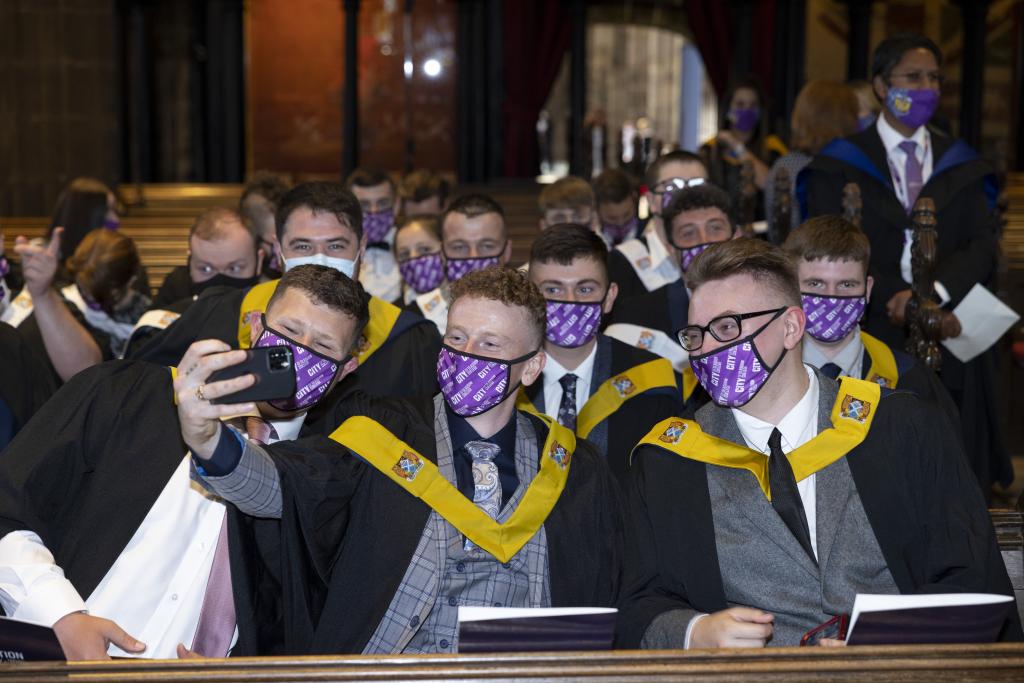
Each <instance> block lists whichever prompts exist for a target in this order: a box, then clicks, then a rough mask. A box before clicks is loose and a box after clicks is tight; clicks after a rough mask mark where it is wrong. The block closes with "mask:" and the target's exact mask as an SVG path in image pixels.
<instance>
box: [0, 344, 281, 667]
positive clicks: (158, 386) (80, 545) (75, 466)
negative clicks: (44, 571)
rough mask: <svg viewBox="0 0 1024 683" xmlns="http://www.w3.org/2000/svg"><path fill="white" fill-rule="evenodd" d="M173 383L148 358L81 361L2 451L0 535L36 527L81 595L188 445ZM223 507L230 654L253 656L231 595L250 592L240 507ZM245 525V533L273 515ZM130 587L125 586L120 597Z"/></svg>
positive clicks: (247, 606)
mask: <svg viewBox="0 0 1024 683" xmlns="http://www.w3.org/2000/svg"><path fill="white" fill-rule="evenodd" d="M171 382H172V379H171V373H170V371H169V370H168V369H167V368H163V367H160V366H156V365H150V364H148V363H138V362H131V361H113V362H110V363H103V364H101V365H97V366H93V367H91V368H88V369H87V370H84V371H82V372H80V373H78V374H77V375H76V376H75V377H73V378H72V379H71V380H69V381H68V382H67V383H66V384H65V385H64V386H63V387H61V389H60V390H59V391H58V392H57V393H56V394H55V395H54V396H53V398H52V399H51V400H50V401H49V402H47V403H46V405H44V406H43V407H42V408H41V409H40V410H39V411H38V412H37V413H36V415H35V417H33V418H32V420H30V421H29V423H28V424H27V425H26V426H25V427H24V428H23V429H22V430H21V431H20V432H19V433H18V436H17V437H15V439H14V441H12V442H11V444H10V446H8V447H7V449H6V450H4V452H3V454H2V456H0V538H2V537H3V536H6V535H7V534H8V533H10V532H12V531H18V530H22V529H27V530H32V531H34V532H36V533H37V534H38V535H39V537H40V538H41V539H42V541H43V543H44V544H45V545H46V547H47V548H49V549H50V551H51V552H52V553H53V556H54V559H55V560H56V563H57V565H58V566H60V567H61V568H62V569H63V570H64V574H65V576H66V577H67V578H68V580H70V581H71V583H72V584H73V585H74V586H75V588H76V589H77V590H78V593H79V594H80V595H81V596H82V597H83V598H88V597H89V595H90V594H91V593H92V592H93V591H94V590H95V588H96V587H97V586H98V585H99V583H100V581H101V580H102V579H103V577H104V576H105V575H106V573H107V571H109V569H110V567H111V566H112V565H113V564H114V562H115V560H117V558H118V556H119V555H120V554H121V552H122V551H123V550H124V548H125V546H126V545H128V542H129V541H130V540H131V539H132V536H133V535H134V534H135V532H136V530H137V529H138V528H139V526H140V525H141V524H142V521H143V520H144V519H145V518H146V515H147V514H148V513H149V511H150V508H152V507H153V504H154V503H155V502H156V500H157V498H159V496H160V494H161V492H162V491H163V489H164V487H165V486H166V485H167V481H168V479H170V477H171V475H172V474H173V472H174V471H175V469H176V468H177V467H178V465H180V464H181V460H182V458H184V457H185V454H186V453H187V452H188V447H187V446H185V444H184V443H183V442H182V440H181V427H180V425H179V422H178V413H177V409H176V408H175V405H174V390H173V388H172V385H171ZM228 511H229V518H228V519H229V531H230V532H231V537H230V540H229V548H230V554H231V567H232V579H233V586H234V589H235V593H236V607H235V611H236V614H237V620H238V629H239V641H238V643H237V644H236V646H235V649H234V651H233V653H234V654H255V650H254V649H251V648H249V647H248V643H251V642H255V636H254V635H253V634H254V633H255V621H254V617H253V615H254V611H253V609H252V608H251V604H252V603H251V601H249V599H248V598H247V597H244V598H243V599H238V596H247V595H248V590H249V583H248V582H247V575H246V574H245V572H244V571H243V569H244V567H245V566H246V565H247V562H246V560H245V559H244V558H243V557H242V556H241V555H240V554H239V553H240V549H241V548H242V547H243V545H242V544H241V543H239V542H237V539H238V534H239V531H240V529H241V528H242V527H240V520H239V518H240V515H238V514H237V512H233V508H231V507H230V506H229V507H228ZM244 524H245V525H246V529H247V534H249V536H250V538H251V537H252V534H254V533H257V532H258V531H259V530H260V529H261V528H262V527H263V526H267V525H273V526H275V527H276V524H277V523H276V522H271V521H268V520H250V519H246V520H245V521H244ZM182 531H183V532H184V533H187V529H183V530H182ZM272 537H273V535H268V538H272ZM250 542H251V540H250ZM236 572H237V573H236ZM130 591H131V587H130V586H126V587H125V594H126V596H127V595H128V594H129V593H130Z"/></svg>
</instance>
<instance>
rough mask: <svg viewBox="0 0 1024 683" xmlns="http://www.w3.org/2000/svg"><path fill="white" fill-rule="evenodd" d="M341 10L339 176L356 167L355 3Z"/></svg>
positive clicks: (352, 0) (351, 0) (347, 0)
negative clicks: (342, 56) (342, 74)
mask: <svg viewBox="0 0 1024 683" xmlns="http://www.w3.org/2000/svg"><path fill="white" fill-rule="evenodd" d="M343 1H344V8H345V87H344V91H343V94H342V99H343V102H342V112H341V175H342V177H345V176H347V175H348V174H349V173H351V172H352V171H354V170H355V168H356V167H357V166H358V165H359V42H358V41H359V0H343Z"/></svg>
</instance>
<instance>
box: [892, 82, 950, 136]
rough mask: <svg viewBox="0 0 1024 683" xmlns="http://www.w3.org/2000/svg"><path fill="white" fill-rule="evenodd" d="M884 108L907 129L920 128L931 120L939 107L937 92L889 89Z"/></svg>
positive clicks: (925, 89)
mask: <svg viewBox="0 0 1024 683" xmlns="http://www.w3.org/2000/svg"><path fill="white" fill-rule="evenodd" d="M885 106H886V107H888V108H889V111H891V112H892V113H893V115H894V116H895V117H896V118H897V119H899V122H900V123H902V124H903V125H905V126H907V127H909V128H915V129H916V128H920V127H921V126H923V125H924V124H926V123H928V121H929V120H930V119H931V118H932V114H934V113H935V109H936V108H937V107H938V106H939V91H938V90H931V89H930V88H922V89H920V90H911V89H910V88H889V94H888V95H886V96H885Z"/></svg>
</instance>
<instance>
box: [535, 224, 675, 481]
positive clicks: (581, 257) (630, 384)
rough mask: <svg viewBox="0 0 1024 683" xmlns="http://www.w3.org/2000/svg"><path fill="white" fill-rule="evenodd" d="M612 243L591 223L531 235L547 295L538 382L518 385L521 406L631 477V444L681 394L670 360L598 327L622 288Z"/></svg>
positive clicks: (671, 409) (538, 281)
mask: <svg viewBox="0 0 1024 683" xmlns="http://www.w3.org/2000/svg"><path fill="white" fill-rule="evenodd" d="M607 263H608V248H607V247H606V246H605V243H604V240H603V239H602V238H601V236H599V235H598V234H596V233H595V232H594V231H593V230H591V229H590V228H589V227H588V226H583V225H575V224H572V223H564V224H562V225H554V226H551V227H548V228H547V229H546V230H545V231H544V232H542V233H541V234H540V236H539V237H537V239H536V240H534V242H533V247H532V249H531V251H530V270H529V274H530V280H531V282H533V284H534V285H536V286H537V289H539V290H540V293H541V294H542V295H543V296H544V298H545V299H546V300H547V314H548V319H547V331H546V333H545V337H544V353H545V355H546V356H547V362H546V363H545V364H544V371H543V372H542V373H541V378H540V381H537V382H534V383H533V384H531V385H530V386H528V387H523V388H522V389H520V390H519V394H520V401H519V406H520V409H521V410H528V411H530V410H533V411H537V412H541V413H544V414H546V415H547V416H548V417H551V418H553V419H555V420H557V421H558V423H559V424H561V425H562V426H563V427H566V428H568V429H571V430H573V431H574V432H576V435H577V436H578V437H580V438H584V439H587V440H588V441H590V442H591V443H592V444H594V445H595V446H596V447H597V449H598V450H599V451H601V452H602V453H603V454H604V455H605V457H606V458H607V460H608V466H609V467H610V468H611V470H612V473H613V474H614V475H615V476H616V477H617V478H618V479H619V481H620V482H622V481H624V480H625V476H626V471H627V469H628V467H629V454H630V452H631V451H632V450H633V446H635V445H636V443H637V442H638V441H639V440H640V439H641V438H642V437H643V436H644V435H645V434H647V432H648V431H650V429H651V427H653V426H654V425H655V424H657V423H658V422H661V421H662V420H664V419H665V418H667V417H671V416H672V415H679V414H680V411H681V410H682V408H683V400H682V393H681V387H680V383H681V380H680V378H679V376H678V375H677V374H676V373H675V371H674V370H672V365H671V363H669V362H668V361H667V360H665V359H664V358H659V357H658V356H656V355H654V354H653V353H649V352H647V351H644V350H643V349H638V348H636V347H635V346H630V345H629V344H624V343H622V342H620V341H618V340H617V339H614V338H612V337H609V336H606V335H603V334H600V329H601V318H602V317H603V316H604V315H606V314H607V313H608V312H609V311H611V309H612V306H613V305H614V303H615V296H616V294H618V291H617V288H616V286H615V283H614V282H609V281H608V266H607Z"/></svg>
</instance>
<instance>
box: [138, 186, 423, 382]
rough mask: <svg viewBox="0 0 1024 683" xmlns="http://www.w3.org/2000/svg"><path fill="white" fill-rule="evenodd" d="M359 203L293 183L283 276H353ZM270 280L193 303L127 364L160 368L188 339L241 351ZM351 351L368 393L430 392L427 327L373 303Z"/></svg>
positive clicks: (286, 207)
mask: <svg viewBox="0 0 1024 683" xmlns="http://www.w3.org/2000/svg"><path fill="white" fill-rule="evenodd" d="M361 221H362V212H361V209H360V206H359V202H357V201H356V199H355V197H354V196H353V195H352V193H350V192H349V191H348V190H346V189H345V188H343V187H341V186H340V185H338V184H337V183H329V182H312V183H303V184H301V185H297V186H296V187H294V188H293V189H292V190H290V191H289V192H288V194H286V195H285V196H284V198H283V199H282V200H281V204H280V206H279V207H278V216H277V229H278V233H279V234H278V245H277V248H278V249H280V251H281V253H280V256H281V257H282V258H281V260H282V262H283V263H284V264H285V270H286V271H287V270H289V269H291V268H294V267H296V266H298V265H301V264H306V263H314V264H318V265H324V266H327V267H329V268H334V269H335V270H338V271H339V272H341V273H343V274H345V275H347V276H348V277H350V278H355V277H356V274H357V271H358V268H359V260H360V258H361V257H362V254H363V251H364V249H365V242H366V239H365V236H364V234H363V232H362V222H361ZM277 282H278V281H277V280H272V281H269V282H264V283H261V284H258V285H256V286H254V287H251V288H248V289H230V290H215V291H210V292H207V293H206V294H205V295H204V296H201V297H199V299H197V300H196V301H195V303H193V304H192V305H191V306H190V307H189V309H188V310H187V311H186V312H185V313H184V314H183V315H182V316H181V318H179V319H178V320H177V321H175V322H174V323H173V324H171V325H170V326H169V327H168V328H167V329H165V330H163V331H162V332H161V333H159V334H158V335H156V336H155V337H154V338H153V339H151V340H150V341H149V342H148V343H147V344H146V345H145V346H143V347H142V348H141V349H140V350H139V351H138V353H137V354H135V355H133V356H132V358H134V359H138V360H145V361H150V362H153V363H159V364H162V365H167V364H170V363H174V362H177V359H178V358H180V357H181V356H182V355H183V354H184V353H185V351H186V350H187V349H188V347H189V345H191V344H192V343H193V342H194V341H196V340H198V339H219V340H221V341H223V342H225V343H227V344H230V345H231V346H234V347H241V348H245V347H247V346H248V344H249V342H248V339H249V330H250V329H251V325H252V321H253V320H254V319H257V318H258V317H259V315H260V314H261V313H262V312H264V311H265V307H266V303H267V301H268V300H269V299H270V298H271V296H272V295H273V292H274V289H275V288H276V287H277ZM369 305H370V322H369V324H368V325H367V326H366V329H365V330H364V339H363V340H362V341H361V342H360V344H359V346H358V354H357V358H358V360H359V372H358V373H356V375H354V376H353V381H355V380H358V383H360V384H361V385H362V386H364V387H365V388H366V390H367V391H369V392H370V393H373V394H375V395H385V396H387V395H397V396H419V395H426V394H432V393H434V391H436V386H437V385H436V380H435V378H434V363H435V360H436V358H437V349H438V346H439V342H440V339H439V336H438V334H437V330H436V329H434V327H433V326H432V325H430V324H429V322H428V321H427V320H425V319H423V318H421V317H419V316H416V315H414V314H411V313H408V312H403V311H402V310H400V309H399V308H397V307H396V306H393V305H391V304H389V303H387V302H385V301H382V300H380V299H377V298H375V297H374V298H371V299H370V304H369Z"/></svg>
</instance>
